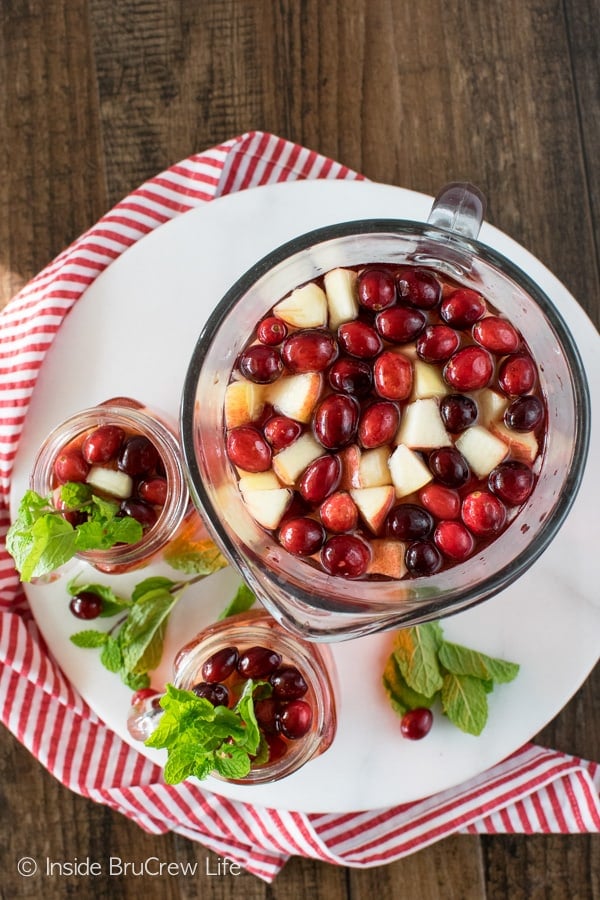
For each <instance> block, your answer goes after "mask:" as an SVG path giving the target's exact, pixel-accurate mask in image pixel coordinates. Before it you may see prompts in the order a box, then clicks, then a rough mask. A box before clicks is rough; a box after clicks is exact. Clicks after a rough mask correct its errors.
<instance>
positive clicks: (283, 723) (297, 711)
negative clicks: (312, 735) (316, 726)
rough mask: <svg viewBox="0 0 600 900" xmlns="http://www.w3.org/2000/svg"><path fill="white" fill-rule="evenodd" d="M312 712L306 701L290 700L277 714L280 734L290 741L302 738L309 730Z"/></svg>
mask: <svg viewBox="0 0 600 900" xmlns="http://www.w3.org/2000/svg"><path fill="white" fill-rule="evenodd" d="M312 720H313V711H312V706H311V705H310V703H307V702H306V700H291V701H290V702H289V703H287V704H286V705H285V707H284V708H283V710H282V711H281V712H280V714H279V728H280V729H281V733H282V734H284V735H285V736H286V738H289V740H291V741H295V740H298V739H299V738H302V737H304V735H305V734H308V732H309V731H310V729H311V726H312Z"/></svg>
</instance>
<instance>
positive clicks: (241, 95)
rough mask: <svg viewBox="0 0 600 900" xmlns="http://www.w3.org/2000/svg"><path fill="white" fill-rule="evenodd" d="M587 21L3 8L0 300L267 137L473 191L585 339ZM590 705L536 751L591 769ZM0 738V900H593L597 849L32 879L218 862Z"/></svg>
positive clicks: (262, 1)
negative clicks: (128, 210) (552, 282)
mask: <svg viewBox="0 0 600 900" xmlns="http://www.w3.org/2000/svg"><path fill="white" fill-rule="evenodd" d="M599 23H600V0H503V2H501V3H498V2H489V0H462V2H461V0H419V2H418V3H417V2H414V3H413V2H408V0H343V2H342V0H296V2H294V0H2V3H1V4H0V109H1V119H0V147H1V151H0V152H1V153H2V157H1V163H0V167H1V170H0V171H1V178H0V304H2V303H4V302H6V301H7V300H8V299H9V298H10V296H11V295H12V294H13V293H14V292H15V291H16V290H17V289H18V288H19V287H20V286H21V285H23V284H24V283H26V282H27V281H28V280H29V279H30V278H31V277H32V276H33V275H34V274H35V273H36V272H38V271H39V270H40V269H41V268H42V267H43V266H44V265H45V264H46V263H47V262H48V261H49V260H51V259H52V258H53V257H54V256H55V255H56V254H57V253H58V252H59V251H60V250H62V249H63V248H64V247H65V246H66V245H67V244H69V243H70V242H71V241H72V240H73V239H74V238H75V237H77V236H78V235H79V234H80V233H81V232H82V231H84V230H85V229H86V228H88V227H89V226H90V225H92V224H93V223H94V222H95V221H96V220H97V219H98V217H99V216H100V215H101V214H102V213H104V212H105V211H106V210H108V209H109V208H110V207H111V206H112V205H113V204H114V203H115V202H116V201H118V200H119V199H121V197H122V196H124V195H125V194H127V193H128V192H129V191H130V190H131V189H133V188H135V187H137V186H138V185H139V184H140V183H141V182H143V181H144V180H145V179H147V178H148V177H150V176H152V175H154V174H156V173H157V172H159V171H161V170H162V169H164V168H166V167H167V166H169V165H170V164H172V163H174V162H176V161H178V160H180V159H182V158H184V157H186V156H188V155H189V154H191V153H193V152H196V151H199V150H202V149H204V148H206V147H209V146H212V145H213V144H215V143H217V142H219V141H222V140H224V139H227V138H229V137H233V136H235V135H237V134H240V133H242V132H244V131H247V130H253V129H262V130H266V131H271V132H274V133H275V134H278V135H281V136H283V137H286V138H289V139H292V140H294V141H297V142H300V143H302V144H304V145H307V146H309V147H311V148H313V149H316V150H319V151H320V152H322V153H324V154H328V155H330V156H333V157H334V158H336V159H338V160H340V161H342V162H343V163H345V164H346V165H348V166H350V167H352V168H354V169H357V170H359V171H361V172H363V173H364V174H365V175H367V176H368V177H369V178H371V179H374V180H377V181H382V182H388V183H391V184H396V185H400V186H403V187H406V188H411V189H414V190H417V191H422V192H425V193H428V194H433V193H435V192H436V191H437V189H438V188H439V187H440V186H441V185H442V184H444V183H446V182H448V181H453V180H470V181H472V182H474V183H475V184H477V185H479V186H480V188H481V189H482V190H483V192H484V194H485V195H486V196H487V198H488V203H489V206H488V212H487V218H488V220H489V221H490V222H492V223H493V224H494V225H496V226H498V227H499V228H501V229H503V230H504V231H506V232H507V233H508V234H510V235H511V236H512V237H513V238H515V239H516V240H518V241H520V242H521V243H522V244H524V245H525V246H526V247H527V248H529V249H530V250H531V251H532V252H533V253H534V254H535V255H536V256H538V257H539V258H540V259H541V260H542V261H543V262H544V263H545V264H546V265H547V266H548V267H549V268H550V269H551V270H553V271H554V272H555V274H556V275H557V276H558V277H559V278H560V279H561V280H562V281H563V282H564V283H565V284H566V285H567V287H568V288H569V290H570V291H571V292H572V293H573V294H574V296H575V297H576V298H577V299H578V300H579V302H580V303H581V305H582V306H583V307H584V308H585V309H586V310H587V311H588V313H589V314H590V316H591V317H592V318H593V319H594V320H595V322H596V324H597V323H598V319H599V315H600V290H599V288H600V269H599V256H598V254H599V247H598V235H599V234H600V169H599V167H598V147H599V146H600V81H599V79H598V66H597V59H598V50H599V46H598V25H599ZM67 364H68V361H67ZM594 464H596V463H594ZM517 627H518V625H517ZM599 688H600V670H599V669H598V668H597V669H596V671H595V673H594V674H593V675H592V676H591V677H590V678H589V679H588V681H587V682H586V684H584V685H583V686H582V688H581V689H580V690H579V691H578V692H577V693H576V695H575V696H574V697H573V699H572V700H571V702H570V703H569V704H568V705H567V707H566V708H565V709H564V710H563V711H562V712H561V713H560V714H559V715H558V716H557V717H556V719H555V720H554V721H553V722H552V723H550V724H549V725H548V726H547V727H546V728H545V729H544V731H543V732H542V733H541V734H540V735H538V740H539V741H540V742H542V743H544V744H546V745H548V746H553V747H556V748H559V749H562V750H565V751H568V752H570V753H573V754H578V755H580V756H583V757H585V758H588V759H600V708H599V697H600V690H599ZM0 742H1V753H0V820H1V823H2V841H1V847H0V894H1V896H2V897H3V898H13V897H41V896H44V897H45V898H55V897H57V898H58V897H64V896H67V895H69V896H70V895H71V894H77V895H78V896H81V897H87V896H89V897H92V896H94V897H109V896H113V897H114V896H118V897H125V898H127V897H134V896H136V897H137V896H139V894H140V892H142V891H143V892H144V893H145V896H146V897H148V898H154V897H157V898H179V897H185V898H194V897H203V898H209V897H210V898H223V900H226V898H229V897H245V898H246V900H259V898H260V900H262V898H277V900H286V898H300V897H312V898H327V900H343V898H348V900H349V898H352V900H366V898H370V897H377V898H382V900H386V898H392V897H393V898H407V900H408V898H410V900H414V898H419V900H429V898H431V900H433V898H443V900H446V898H448V900H450V898H452V900H471V898H510V900H521V898H523V900H525V898H527V900H531V898H553V900H558V898H566V897H572V898H578V900H581V898H598V897H600V837H598V836H577V837H574V836H540V835H537V836H527V837H525V836H498V837H483V838H477V837H470V836H469V837H467V836H457V837H453V838H450V839H447V840H445V841H443V842H441V843H438V844H435V845H433V846H432V847H430V848H429V849H427V850H424V851H421V852H420V853H417V854H415V855H413V856H411V857H408V858H406V859H404V860H401V861H399V862H397V863H394V864H392V865H389V866H387V867H380V868H375V869H371V870H366V871H357V870H353V869H341V868H335V867H333V866H330V865H326V864H322V863H318V862H313V861H307V860H301V859H293V860H291V861H290V862H289V863H288V865H287V866H286V867H285V868H284V870H283V872H282V873H281V875H280V876H279V878H278V879H277V880H276V882H275V884H274V885H273V886H272V887H268V886H266V885H265V884H264V883H263V882H262V881H260V880H258V879H257V878H255V877H253V876H251V875H248V874H243V875H241V876H238V877H233V876H221V877H214V876H212V877H209V876H208V875H204V876H203V877H196V878H190V877H185V876H179V877H169V876H167V875H165V876H164V877H150V876H148V877H145V878H140V877H129V878H121V877H118V876H112V877H110V876H108V875H107V876H104V877H100V878H97V879H85V878H79V879H75V878H72V879H67V878H63V879H59V878H46V879H44V880H42V879H40V878H37V877H36V878H32V879H29V880H28V879H26V878H22V877H20V876H19V875H18V874H17V870H16V862H17V860H18V859H19V858H20V857H22V856H25V855H27V856H33V857H37V858H40V859H42V858H45V857H49V858H51V859H53V860H72V859H73V858H74V857H75V856H77V857H78V858H79V859H81V858H85V857H86V856H89V857H90V858H91V859H92V860H93V859H105V858H107V857H108V856H110V855H118V856H120V857H121V858H122V859H128V860H137V861H139V860H144V859H147V858H149V857H151V856H154V857H158V858H159V859H160V860H162V861H171V860H173V861H183V860H192V861H193V860H198V861H199V862H200V865H201V869H202V871H204V870H205V861H206V860H208V866H209V867H210V866H211V865H213V864H214V863H215V862H216V859H215V857H213V856H212V854H210V853H208V852H207V851H206V850H205V849H204V848H203V847H202V846H200V845H197V844H194V843H191V842H189V841H187V840H184V839H182V838H179V837H174V836H172V835H167V836H163V837H153V836H149V835H147V834H145V833H144V832H142V831H141V830H139V829H138V828H137V826H135V825H134V824H132V823H131V822H130V821H128V820H127V819H125V818H123V817H121V816H120V815H118V814H116V813H113V812H111V811H109V810H108V809H106V808H105V807H102V806H97V805H95V804H94V803H91V802H89V801H87V800H85V799H82V798H81V797H79V796H76V795H73V794H72V793H70V792H69V791H67V790H66V789H64V788H63V787H62V786H61V785H59V784H58V783H57V782H56V781H55V780H54V779H53V778H52V777H51V776H50V775H49V774H48V773H47V772H46V771H45V770H44V769H43V768H42V767H41V766H40V765H39V764H38V763H37V762H36V761H35V760H34V759H33V758H32V757H31V756H30V755H29V753H28V752H27V751H26V750H24V749H23V747H22V746H20V745H19V744H18V742H17V741H16V740H15V739H14V738H13V737H12V735H10V734H9V733H8V732H7V731H6V730H4V729H2V731H1V733H0ZM392 774H393V773H390V776H391V775H392Z"/></svg>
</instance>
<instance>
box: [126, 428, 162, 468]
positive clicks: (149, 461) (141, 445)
mask: <svg viewBox="0 0 600 900" xmlns="http://www.w3.org/2000/svg"><path fill="white" fill-rule="evenodd" d="M159 462H160V456H159V455H158V450H157V449H156V447H155V446H154V444H153V443H152V441H151V440H150V439H149V438H147V437H145V436H144V435H142V434H138V435H135V436H134V437H130V438H128V439H127V440H126V441H125V443H124V444H123V447H122V449H121V452H120V454H119V462H118V465H119V469H120V470H121V471H122V472H125V473H126V474H127V475H132V476H136V475H147V474H148V473H150V472H154V471H155V470H156V467H157V466H158V464H159Z"/></svg>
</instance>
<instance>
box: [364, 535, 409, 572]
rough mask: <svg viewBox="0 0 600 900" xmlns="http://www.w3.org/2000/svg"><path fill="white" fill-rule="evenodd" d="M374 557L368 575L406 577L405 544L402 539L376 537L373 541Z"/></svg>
mask: <svg viewBox="0 0 600 900" xmlns="http://www.w3.org/2000/svg"><path fill="white" fill-rule="evenodd" d="M371 551H372V554H373V555H372V557H371V562H370V563H369V567H368V569H367V575H387V576H388V578H404V576H405V575H406V563H405V562H404V553H405V551H406V546H405V544H403V543H402V541H396V540H391V539H388V538H375V540H372V541H371Z"/></svg>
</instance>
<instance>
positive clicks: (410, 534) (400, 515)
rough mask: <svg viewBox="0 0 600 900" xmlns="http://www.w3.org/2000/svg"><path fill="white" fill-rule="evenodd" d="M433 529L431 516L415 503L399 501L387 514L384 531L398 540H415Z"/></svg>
mask: <svg viewBox="0 0 600 900" xmlns="http://www.w3.org/2000/svg"><path fill="white" fill-rule="evenodd" d="M432 530H433V517H432V515H431V513H429V512H428V511H427V510H426V509H423V507H422V506H417V504H416V503H399V504H398V505H397V506H394V507H393V509H391V510H390V512H389V513H388V515H387V518H386V520H385V531H386V534H387V535H388V537H394V538H396V539H397V540H399V541H416V540H418V539H420V538H425V537H428V535H429V534H431V531H432Z"/></svg>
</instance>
